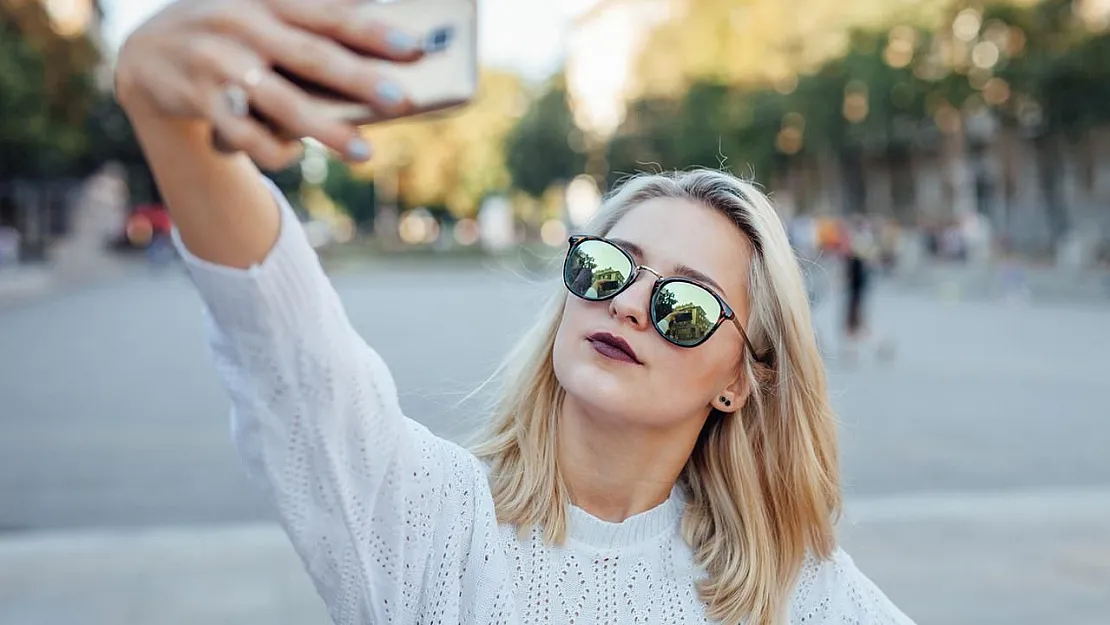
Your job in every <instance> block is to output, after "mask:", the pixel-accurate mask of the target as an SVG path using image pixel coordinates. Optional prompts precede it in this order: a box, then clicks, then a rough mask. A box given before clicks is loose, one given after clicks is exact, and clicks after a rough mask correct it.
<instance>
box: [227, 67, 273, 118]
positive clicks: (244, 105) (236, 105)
mask: <svg viewBox="0 0 1110 625" xmlns="http://www.w3.org/2000/svg"><path fill="white" fill-rule="evenodd" d="M264 77H265V74H264V73H263V72H262V69H260V68H258V67H252V68H251V69H249V70H247V72H246V73H245V74H243V78H242V79H241V80H240V81H239V82H238V83H235V82H230V83H228V84H226V85H224V88H223V92H222V93H223V98H224V103H225V104H227V108H228V110H229V111H230V112H231V114H232V115H234V116H235V117H246V116H247V115H250V112H251V102H250V93H249V92H248V91H247V90H248V89H254V88H255V87H257V86H258V85H260V84H262V79H263V78H264Z"/></svg>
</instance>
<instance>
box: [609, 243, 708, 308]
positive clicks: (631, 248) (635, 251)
mask: <svg viewBox="0 0 1110 625" xmlns="http://www.w3.org/2000/svg"><path fill="white" fill-rule="evenodd" d="M609 240H610V241H611V242H613V243H616V244H617V245H619V246H621V247H623V248H624V249H625V250H626V251H628V253H629V254H632V256H634V257H635V258H636V260H637V261H638V262H643V260H644V248H642V247H640V246H639V245H636V244H635V243H633V242H632V241H626V240H624V239H609ZM674 273H675V275H677V276H682V277H683V278H690V279H691V280H697V281H698V282H703V283H705V284H707V285H709V286H711V287H713V288H715V289H717V292H718V293H720V294H721V295H724V292H725V290H724V288H722V287H721V285H719V284H717V281H716V280H714V279H713V278H710V277H709V276H707V275H706V274H704V273H702V272H700V271H698V270H697V269H694V268H693V267H691V266H689V265H683V264H681V263H680V264H678V265H675V268H674Z"/></svg>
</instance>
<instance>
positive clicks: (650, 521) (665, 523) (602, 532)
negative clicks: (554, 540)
mask: <svg viewBox="0 0 1110 625" xmlns="http://www.w3.org/2000/svg"><path fill="white" fill-rule="evenodd" d="M685 507H686V501H685V499H684V497H683V495H682V491H681V489H680V488H679V487H677V486H676V487H675V488H674V489H672V490H671V495H670V497H668V498H667V500H666V501H664V502H663V503H661V504H659V505H658V506H655V507H654V508H652V509H650V510H647V511H644V512H641V513H640V514H637V515H634V516H631V517H628V518H627V519H625V520H624V521H621V522H620V523H612V522H610V521H603V520H601V519H599V518H597V517H595V516H594V515H592V514H590V513H589V512H586V511H585V510H583V509H581V508H579V507H578V506H575V505H571V506H570V507H569V509H568V516H569V519H568V520H569V523H570V525H569V527H568V532H567V538H569V539H570V540H573V541H575V542H579V543H583V544H586V545H590V546H592V547H597V548H602V549H604V548H620V547H628V546H631V545H635V544H637V543H641V542H645V541H648V540H651V539H653V538H655V537H657V536H660V535H661V534H664V533H667V532H675V531H677V528H678V524H679V521H680V520H681V519H682V511H683V509H685Z"/></svg>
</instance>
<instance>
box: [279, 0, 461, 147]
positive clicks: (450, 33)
mask: <svg viewBox="0 0 1110 625" xmlns="http://www.w3.org/2000/svg"><path fill="white" fill-rule="evenodd" d="M355 10H356V11H357V12H358V14H359V18H360V19H369V20H373V21H377V22H380V23H382V24H385V25H387V26H389V27H391V28H396V29H398V30H400V31H403V32H405V33H409V34H410V35H412V36H414V37H416V40H417V42H418V43H419V45H420V48H421V50H422V55H421V57H420V58H419V59H417V60H416V61H413V62H410V63H395V62H391V61H387V60H381V59H373V60H372V62H373V63H374V64H375V65H376V67H377V70H378V71H380V72H381V74H382V75H383V76H385V77H388V78H390V79H391V82H393V83H395V84H397V85H399V86H400V87H401V89H403V90H404V92H405V94H406V95H407V97H408V100H409V102H410V104H411V106H409V107H408V108H406V109H404V110H400V111H398V110H393V111H390V110H381V109H379V108H375V107H374V106H373V105H371V104H366V103H363V102H358V101H355V100H353V99H352V98H350V97H349V96H347V95H345V94H344V93H341V92H340V91H339V90H337V89H333V88H328V87H324V86H321V85H320V84H319V83H317V82H314V81H313V80H312V79H311V78H310V77H304V76H299V75H297V74H294V73H292V72H289V71H286V70H282V69H281V68H276V69H277V71H279V72H280V73H281V74H282V75H283V76H284V77H285V78H286V79H288V80H289V81H290V82H292V83H293V84H295V85H297V86H299V87H301V88H302V89H303V90H304V91H305V93H307V94H308V96H309V98H310V100H311V105H312V108H311V110H312V114H313V115H318V116H320V117H322V118H324V119H333V120H338V121H343V122H346V123H350V124H355V125H365V124H370V123H374V122H380V121H385V120H391V119H398V118H401V117H409V116H413V115H420V114H423V113H430V112H433V111H443V110H446V109H449V108H453V107H456V106H460V105H463V104H466V103H468V102H470V101H471V100H472V99H473V98H474V95H475V93H476V91H477V88H478V36H477V34H478V33H477V15H476V7H475V3H474V0H394V1H392V2H363V3H362V4H360V5H359V6H358V7H357V8H356V9H355ZM348 47H350V46H348Z"/></svg>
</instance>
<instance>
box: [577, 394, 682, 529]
mask: <svg viewBox="0 0 1110 625" xmlns="http://www.w3.org/2000/svg"><path fill="white" fill-rule="evenodd" d="M701 426H702V422H701V421H700V420H697V419H692V420H688V421H683V422H680V423H678V424H677V425H675V426H674V427H668V428H649V427H643V426H640V425H638V424H629V423H628V422H627V421H624V420H619V419H615V418H612V417H610V416H606V415H598V414H596V413H592V412H590V411H589V410H587V409H586V408H585V407H584V406H582V405H581V404H580V403H578V402H576V401H574V399H573V398H571V397H569V396H568V397H566V399H565V400H564V402H563V409H562V414H561V415H560V421H559V437H558V441H559V443H558V444H559V447H558V454H559V466H560V469H559V470H560V473H561V474H562V477H563V480H564V481H565V482H566V484H567V488H568V489H569V491H570V498H571V502H572V503H573V504H574V505H576V506H578V507H579V508H581V509H583V510H585V511H586V512H588V513H590V514H591V515H593V516H595V517H597V518H599V519H602V520H604V521H610V522H614V523H619V522H622V521H624V520H625V519H627V518H629V517H631V516H635V515H637V514H640V513H641V512H645V511H647V510H650V509H652V508H654V507H656V506H658V505H659V504H661V503H663V502H664V501H666V500H667V497H668V496H670V493H671V490H672V488H673V487H674V484H675V482H676V481H677V480H678V477H679V475H680V474H681V473H682V468H683V467H684V466H685V465H686V461H687V460H688V459H689V458H690V454H691V452H692V451H693V449H694V444H695V443H696V442H697V437H698V433H699V432H700V431H701Z"/></svg>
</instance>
